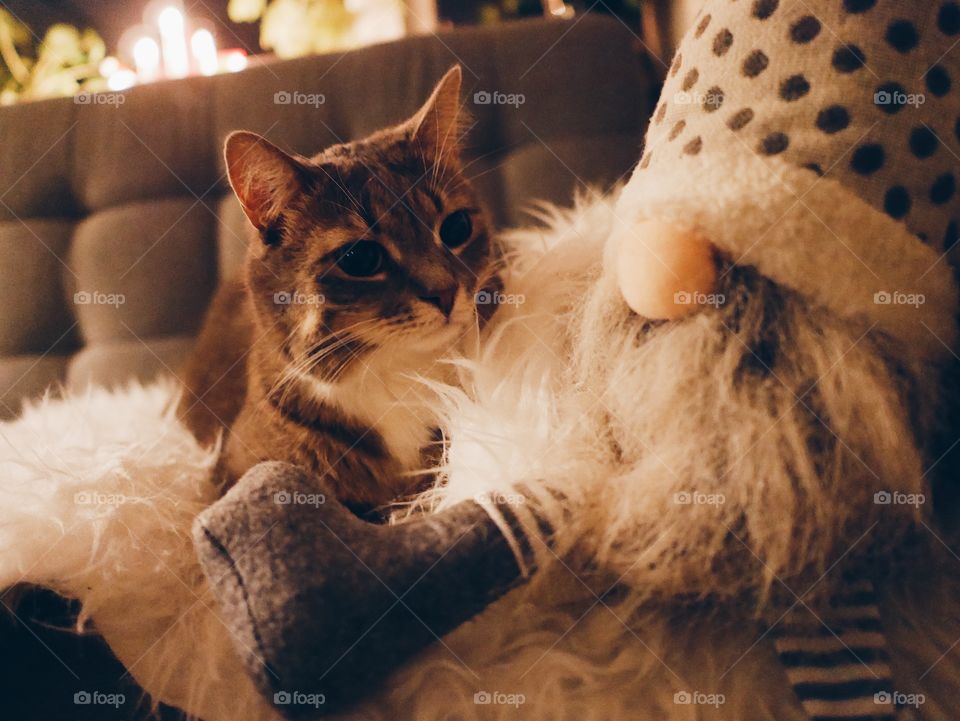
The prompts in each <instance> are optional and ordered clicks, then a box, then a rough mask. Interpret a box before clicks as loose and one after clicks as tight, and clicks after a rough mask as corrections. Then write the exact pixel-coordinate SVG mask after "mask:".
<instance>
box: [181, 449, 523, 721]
mask: <svg viewBox="0 0 960 721" xmlns="http://www.w3.org/2000/svg"><path fill="white" fill-rule="evenodd" d="M501 510H502V511H503V515H504V517H505V518H506V519H507V520H508V522H511V519H513V516H512V514H510V512H509V509H506V508H502V509H501ZM515 530H516V531H517V535H518V536H519V535H521V534H520V529H519V528H516V529H515ZM194 540H195V544H196V547H197V551H198V553H199V556H200V561H201V564H202V565H203V569H204V572H205V573H206V575H207V578H208V579H209V581H210V585H211V587H212V589H213V592H214V594H215V595H216V596H217V598H218V600H219V602H220V606H221V609H222V611H223V618H224V622H225V623H226V624H227V625H228V627H229V628H230V630H231V632H232V636H233V638H234V639H235V641H236V646H237V650H238V652H239V653H240V655H241V657H242V658H243V660H244V663H245V665H246V668H247V670H248V672H249V673H250V675H251V677H252V678H253V679H254V680H255V682H256V683H257V685H258V687H259V688H260V690H261V691H262V692H263V693H264V694H265V695H266V696H267V698H268V700H269V701H272V702H273V703H274V704H276V706H277V710H278V711H279V713H281V714H282V715H284V716H285V717H287V718H291V719H292V718H312V717H322V716H325V715H327V714H329V713H334V712H336V711H338V710H342V709H343V708H344V707H346V706H348V705H350V704H352V703H354V702H357V701H360V700H362V699H363V698H364V696H365V695H367V694H369V693H370V692H371V690H372V689H374V688H375V687H376V684H377V683H378V682H379V681H382V680H383V679H384V678H385V677H386V676H387V675H388V674H389V673H390V671H392V670H393V669H395V668H397V667H398V666H399V665H400V664H402V663H403V662H404V661H406V660H407V659H409V658H410V657H412V656H413V655H414V654H416V653H417V652H419V651H420V650H422V649H423V648H425V647H426V646H428V645H429V644H430V643H432V642H433V641H435V640H436V639H437V638H439V637H440V636H442V635H444V634H445V633H447V632H449V631H451V630H452V629H454V628H456V627H457V626H459V625H460V624H461V623H463V622H464V621H466V620H468V619H469V618H471V617H472V616H473V615H475V614H476V613H478V612H479V611H481V610H483V608H485V607H486V606H487V605H488V604H489V603H491V602H492V601H493V600H495V599H496V598H498V597H500V596H502V595H503V594H504V593H506V592H507V591H508V590H509V589H510V588H512V587H513V586H515V585H517V584H518V583H520V582H521V580H522V575H521V573H520V568H519V566H518V564H517V560H516V557H515V555H514V553H513V551H512V550H511V547H510V545H509V544H508V543H507V541H506V539H505V538H504V536H503V535H502V534H501V532H500V530H499V529H498V527H497V526H496V524H495V523H494V522H493V521H492V519H491V518H490V516H489V514H488V513H487V512H486V511H485V510H484V509H483V508H482V507H481V506H480V505H478V504H477V503H475V502H473V501H464V502H462V503H460V504H458V505H456V506H454V507H452V508H450V509H448V510H446V511H444V512H441V513H437V514H433V515H431V516H429V517H427V518H424V519H420V520H415V521H412V522H409V523H404V524H399V525H393V526H381V525H376V524H372V523H368V522H366V521H363V520H361V519H359V518H357V516H355V515H354V514H353V513H352V512H351V511H349V510H348V509H347V508H346V507H344V506H343V505H342V504H340V503H339V502H337V501H336V500H335V499H334V498H333V496H332V495H331V494H330V493H329V492H328V491H327V489H326V488H325V487H324V485H323V483H322V482H321V481H320V480H319V479H317V478H316V477H314V476H311V475H310V474H308V473H306V472H305V471H303V470H301V469H300V468H297V467H296V466H292V465H289V464H286V463H277V462H270V463H261V464H260V465H258V466H255V467H254V468H253V469H251V470H250V471H249V472H247V474H246V475H245V476H244V477H243V478H242V479H241V480H240V482H239V483H237V484H236V486H234V487H233V488H232V489H231V490H230V492H229V493H227V494H226V495H225V496H224V497H223V498H222V499H221V500H219V501H218V502H217V503H215V504H213V505H212V506H211V507H210V508H209V509H207V510H206V511H204V513H202V514H201V515H200V516H199V518H198V519H197V522H196V524H195V526H194Z"/></svg>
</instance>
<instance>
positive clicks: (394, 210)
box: [225, 66, 495, 377]
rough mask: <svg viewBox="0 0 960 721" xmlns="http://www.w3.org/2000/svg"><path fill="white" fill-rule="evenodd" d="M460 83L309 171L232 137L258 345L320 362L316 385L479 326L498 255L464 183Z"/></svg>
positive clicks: (319, 158)
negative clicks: (266, 337) (363, 363)
mask: <svg viewBox="0 0 960 721" xmlns="http://www.w3.org/2000/svg"><path fill="white" fill-rule="evenodd" d="M460 78H461V73H460V68H459V66H457V67H454V68H452V69H451V70H450V71H449V72H447V74H446V75H445V76H444V77H443V79H442V80H440V82H439V84H438V85H437V87H436V88H435V89H434V91H433V93H432V95H431V96H430V98H429V99H428V100H427V102H426V103H425V104H424V106H423V107H422V108H421V109H420V110H419V111H418V112H417V113H416V114H415V115H414V116H413V117H411V118H410V119H408V120H407V121H405V122H403V123H401V124H399V125H397V126H395V127H392V128H388V129H386V130H381V131H379V132H377V133H375V134H373V135H371V136H369V137H367V138H364V139H362V140H359V141H355V142H350V143H344V144H340V145H335V146H333V147H330V148H328V149H327V150H325V151H323V152H321V153H319V154H318V155H316V156H314V157H312V158H309V159H308V158H304V157H300V156H295V155H290V154H287V153H285V152H283V151H282V150H280V149H279V148H277V147H276V146H274V145H272V144H271V143H269V142H267V141H266V140H264V139H263V138H261V137H260V136H258V135H255V134H253V133H248V132H236V133H233V134H232V135H230V136H229V137H228V138H227V141H226V147H225V157H226V165H227V173H228V176H229V179H230V184H231V186H232V187H233V189H234V192H235V193H236V195H237V198H238V199H239V200H240V204H241V206H242V207H243V210H244V213H245V214H246V216H247V218H248V219H249V220H250V222H251V223H252V224H253V225H254V227H255V228H256V229H257V238H256V239H255V241H254V242H253V243H252V244H251V246H250V250H249V252H248V259H247V269H246V272H247V285H248V290H249V292H250V294H251V297H252V301H253V306H254V308H255V313H256V316H257V322H258V324H259V325H260V326H261V327H260V332H261V333H267V332H269V334H270V335H271V336H273V337H275V338H280V337H282V338H283V339H284V340H283V350H284V352H286V353H288V354H289V356H290V359H291V360H293V361H298V362H300V361H303V360H304V359H305V358H308V357H309V358H312V359H316V360H317V362H316V363H311V364H310V370H311V371H312V372H313V373H314V374H316V375H319V376H320V377H324V375H330V374H331V373H335V372H336V373H339V372H341V371H342V370H343V366H344V364H345V363H346V361H345V360H344V359H345V357H346V358H352V357H362V356H363V355H364V354H365V353H368V352H371V351H374V350H377V349H380V350H384V349H386V350H388V351H392V350H396V351H398V352H407V353H410V352H414V351H418V350H419V351H423V352H424V353H427V354H432V355H437V354H439V353H442V352H443V351H444V350H446V349H448V348H449V347H451V346H452V345H454V344H456V343H457V342H458V341H459V340H460V339H461V338H462V337H463V336H464V335H465V334H466V333H467V332H468V331H470V329H472V328H473V327H475V325H476V323H477V320H476V317H477V310H476V302H475V298H476V294H477V291H478V290H480V289H481V288H483V287H484V284H486V283H488V282H489V281H490V280H491V278H492V276H493V275H494V273H495V271H494V269H493V268H494V263H495V253H494V251H493V248H492V244H491V239H490V235H489V234H490V229H489V226H488V221H487V220H486V217H485V213H484V211H483V209H482V208H481V204H480V200H479V198H478V196H477V194H476V193H475V192H474V190H473V188H472V187H471V185H470V183H469V182H468V180H467V179H466V178H465V177H464V176H463V172H462V171H463V165H462V162H461V159H460V147H459V141H460V137H459V131H460V123H459V122H458V121H459V120H460V118H461V116H462V113H461V112H460ZM281 334H282V335H281ZM278 350H279V349H278ZM322 358H328V359H329V361H330V362H322V361H320V360H319V359H322ZM334 361H335V362H334Z"/></svg>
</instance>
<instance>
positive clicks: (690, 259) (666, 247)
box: [612, 220, 717, 320]
mask: <svg viewBox="0 0 960 721" xmlns="http://www.w3.org/2000/svg"><path fill="white" fill-rule="evenodd" d="M616 232H617V233H618V235H619V237H617V238H613V239H612V240H613V242H615V243H616V244H617V246H616V247H617V281H618V283H619V286H620V293H621V294H622V295H623V299H624V300H625V301H626V303H627V305H628V306H630V308H631V310H633V311H634V312H635V313H637V314H639V315H642V316H643V317H645V318H651V319H653V320H674V319H677V318H682V317H683V316H685V315H687V314H689V313H692V312H693V311H694V310H695V309H697V308H698V307H699V306H701V305H704V304H705V303H706V300H705V299H706V298H708V297H710V296H711V295H712V294H713V291H714V288H715V287H716V284H717V265H716V259H715V257H714V248H713V245H712V244H711V243H710V241H709V240H707V239H706V238H705V237H704V236H703V235H701V234H700V233H698V232H697V231H695V230H689V229H684V228H679V227H677V226H675V225H672V224H669V223H662V222H660V221H654V220H647V221H642V222H639V223H636V224H634V225H633V226H632V227H630V228H629V229H623V230H619V231H616Z"/></svg>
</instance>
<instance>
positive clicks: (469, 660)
mask: <svg viewBox="0 0 960 721" xmlns="http://www.w3.org/2000/svg"><path fill="white" fill-rule="evenodd" d="M549 217H550V219H551V220H550V222H551V226H550V227H549V228H546V229H541V230H536V231H529V232H527V233H526V234H525V235H524V236H523V237H522V238H520V239H518V240H517V242H518V243H520V245H525V246H526V247H527V248H528V249H535V248H536V246H537V245H539V246H540V251H546V250H549V253H546V254H545V255H542V257H540V258H539V262H538V263H537V264H536V266H535V267H534V266H528V268H527V270H528V271H529V272H527V273H526V274H522V275H519V276H518V279H517V280H516V282H515V283H514V284H513V285H511V286H509V287H508V288H507V289H506V292H507V293H508V294H514V295H515V296H520V295H525V296H526V297H525V298H524V300H525V302H524V303H523V304H522V305H521V306H517V315H516V316H515V317H514V318H513V319H511V318H510V317H508V318H507V319H506V320H505V321H504V323H503V325H502V327H501V329H499V330H498V332H499V333H500V334H501V335H502V336H504V337H509V338H510V342H509V343H500V344H499V346H498V347H499V349H500V351H501V352H500V354H499V355H498V356H497V357H496V358H493V359H491V358H487V359H486V365H485V366H484V368H483V370H482V371H478V370H477V369H476V368H473V372H472V376H471V378H472V380H471V383H470V388H471V390H472V392H473V393H472V398H468V397H467V396H465V395H463V394H460V393H458V392H455V391H452V390H451V391H449V392H448V394H447V398H448V400H449V401H450V406H449V408H448V413H449V414H450V420H451V424H450V427H451V433H452V438H453V445H452V447H451V451H450V457H449V459H448V460H449V465H448V469H447V472H448V475H449V478H448V484H447V486H446V487H445V488H444V489H443V490H442V491H438V492H437V493H436V494H435V497H432V498H428V499H425V500H426V501H437V503H438V505H446V504H448V503H452V502H454V501H456V500H458V499H459V498H464V497H475V496H476V495H477V494H478V493H479V492H482V491H485V490H487V491H496V490H510V489H511V488H513V486H512V485H511V483H510V482H509V481H510V480H511V479H524V480H526V481H528V482H529V481H530V480H531V479H536V478H541V477H551V476H555V477H560V476H562V477H572V476H571V474H576V473H581V472H584V469H586V468H588V467H589V468H592V470H591V471H590V477H591V478H596V477H597V475H598V474H600V473H603V472H605V471H606V470H607V469H605V468H603V467H602V466H600V467H597V466H596V461H597V456H595V455H594V454H593V452H592V449H591V444H582V443H579V441H578V439H577V438H576V436H575V435H571V434H572V433H574V431H575V430H576V428H578V427H580V428H584V429H586V430H587V431H588V432H591V433H592V432H593V429H595V428H596V427H598V426H597V423H598V422H607V421H606V420H603V419H601V420H600V421H598V420H597V418H595V417H590V416H589V411H590V407H589V405H588V406H581V405H579V404H580V403H581V402H586V401H587V400H588V399H587V398H586V397H582V396H581V397H577V396H575V395H573V394H558V393H557V387H558V386H557V384H559V383H561V382H562V381H563V380H564V377H565V376H564V368H566V366H567V364H568V363H569V356H570V348H569V347H567V345H566V344H567V343H568V339H569V334H568V333H567V329H568V327H569V324H570V322H571V317H570V311H571V307H570V306H571V303H573V302H574V300H575V299H576V298H578V297H579V298H583V297H584V290H585V288H586V287H587V286H588V285H589V284H590V283H592V282H593V281H595V280H596V278H597V277H598V276H599V275H600V274H601V272H602V266H601V254H602V241H603V239H604V238H606V237H607V236H608V235H609V229H610V225H611V223H612V222H614V220H613V217H612V211H611V206H610V204H609V203H608V202H606V201H601V202H597V203H595V204H592V205H590V206H587V207H581V208H579V209H578V210H577V211H576V212H574V213H570V214H564V213H554V212H552V211H551V213H550V214H549ZM531 252H533V251H531ZM538 252H539V251H538ZM530 257H532V256H527V258H528V259H529V258H530ZM521 260H522V259H521ZM521 315H522V316H523V317H525V318H527V319H530V318H534V317H536V318H539V319H540V322H538V323H529V322H527V323H521V322H519V321H518V320H516V319H517V318H519V317H521ZM176 393H177V391H176V388H175V386H174V384H172V383H169V382H165V383H159V384H157V385H153V386H150V387H146V388H144V387H139V386H130V387H128V388H127V389H125V390H121V391H116V392H108V391H104V390H91V391H89V392H88V393H85V394H82V395H75V396H71V397H68V398H66V399H64V400H55V399H46V400H44V401H43V402H41V403H38V404H36V405H33V406H31V407H29V408H27V409H26V410H25V412H24V413H23V415H22V417H21V418H19V419H17V420H15V421H12V422H8V423H4V424H2V425H0V587H6V586H9V585H12V584H16V583H20V582H29V583H34V584H40V585H45V586H49V587H51V588H53V589H55V590H57V591H58V592H60V593H62V594H64V595H67V596H70V597H74V598H78V599H80V600H81V601H82V602H83V607H84V613H83V618H82V619H81V623H86V622H88V621H89V622H92V624H93V625H94V626H95V628H96V630H97V631H98V632H99V633H101V634H102V635H103V636H104V637H105V638H106V640H107V641H108V643H109V644H110V645H111V647H112V648H113V650H114V652H115V653H116V654H117V656H118V657H119V658H120V660H121V661H122V662H123V663H124V664H125V665H126V666H127V668H128V669H129V670H130V671H131V673H132V675H133V676H134V677H135V678H136V679H137V680H138V682H139V683H140V684H141V685H142V686H143V687H144V688H145V689H146V690H147V691H148V692H149V693H150V694H151V695H152V697H153V698H154V699H155V700H159V701H163V702H165V703H169V704H171V705H174V706H178V707H181V708H183V709H186V710H187V711H189V712H190V713H191V714H194V715H196V716H198V717H200V718H203V719H204V720H205V721H236V720H237V719H244V721H260V720H261V719H263V720H266V719H274V718H277V714H276V713H275V710H274V709H273V708H272V707H271V706H270V704H269V703H267V702H266V701H264V700H262V699H261V698H260V697H259V695H258V694H257V693H256V692H255V691H254V689H253V688H252V686H251V684H250V683H249V682H248V681H247V679H246V677H245V675H244V673H243V671H242V670H241V668H240V665H239V663H238V661H237V659H236V658H235V656H234V652H233V647H232V640H231V639H230V638H229V637H228V635H227V631H226V628H225V626H224V625H223V624H222V623H221V622H220V620H219V618H218V611H217V606H216V603H215V601H214V599H212V598H210V597H209V595H208V592H207V589H206V585H205V581H204V578H203V575H202V573H201V571H200V567H199V565H198V563H197V561H196V559H195V557H194V553H193V549H192V546H191V541H190V526H191V523H192V521H193V518H194V517H195V516H196V514H197V513H198V512H199V511H200V510H201V509H202V508H204V507H205V506H206V505H207V504H209V503H210V502H211V501H212V500H213V499H214V491H213V489H212V487H211V485H210V482H209V478H210V471H211V467H212V464H213V462H214V460H215V456H216V449H203V448H200V447H198V446H197V444H196V443H195V442H194V440H193V438H192V437H191V436H190V434H189V433H188V432H187V431H186V430H185V429H184V428H183V427H182V426H181V425H180V424H179V423H178V422H177V421H176V419H175V417H174V415H173V414H172V408H173V406H174V404H175V399H176ZM573 412H576V413H578V414H579V415H576V416H572V415H568V414H570V413H573ZM585 412H588V413H587V417H586V418H584V417H583V414H584V413H585ZM558 419H559V420H558ZM557 428H565V429H567V434H566V435H564V436H560V437H557V436H556V435H554V432H555V431H556V429H557ZM593 440H594V439H591V442H592V441H593ZM491 479H493V480H494V481H495V480H496V479H501V481H502V482H500V483H492V481H491ZM570 488H572V487H570ZM669 490H670V492H671V493H673V489H672V488H671V489H669ZM648 492H649V491H648ZM570 502H571V503H572V504H574V505H571V508H573V509H578V506H577V505H575V504H577V503H581V504H583V505H582V506H581V507H579V508H582V509H586V510H585V511H584V512H587V511H590V509H591V508H594V507H596V505H597V504H600V505H603V504H616V503H620V502H621V499H620V497H618V496H612V495H601V497H598V498H591V499H585V498H578V497H576V496H574V497H572V498H571V499H570ZM630 502H631V503H640V502H642V501H638V500H637V498H636V497H633V496H631V497H630ZM591 504H593V505H591ZM600 517H604V516H603V514H601V516H600ZM607 517H608V516H607ZM573 527H574V528H582V527H583V526H582V525H578V524H574V526H573ZM628 528H629V525H628V524H624V526H623V527H622V528H621V530H626V529H628ZM566 543H567V546H568V547H572V546H573V545H574V544H573V542H572V541H571V540H569V539H568V540H567V541H566ZM628 545H629V544H628ZM566 559H567V556H566V555H564V561H561V560H560V559H559V558H555V559H554V560H553V561H550V560H549V559H548V560H547V561H546V562H545V563H543V564H542V565H543V570H542V571H541V573H540V574H539V575H537V576H536V577H535V578H534V580H533V582H532V583H531V584H530V585H529V586H528V587H526V588H521V589H518V590H516V591H514V592H512V593H511V594H510V595H508V596H507V597H506V598H504V599H502V600H501V601H500V602H498V603H497V604H495V605H494V606H492V607H491V608H489V609H488V610H487V611H486V612H485V613H484V614H482V615H481V616H479V617H477V618H476V619H474V620H473V621H471V622H469V623H467V624H465V625H464V626H463V627H461V628H460V629H458V630H456V631H455V632H453V633H451V634H449V635H448V636H447V637H446V638H444V639H443V642H442V643H438V644H436V645H435V646H434V647H433V648H431V649H430V650H429V651H427V652H426V653H424V654H423V655H422V656H421V657H420V658H418V659H417V660H416V661H415V662H414V663H412V664H410V665H409V666H408V667H406V668H404V669H401V670H400V671H399V672H398V673H396V674H395V675H394V676H393V677H392V678H391V680H390V682H389V684H388V685H387V687H386V688H385V689H382V690H379V691H377V692H374V691H373V690H371V694H370V698H369V699H367V700H366V701H365V702H364V704H363V705H362V706H361V707H360V708H359V709H358V710H357V711H356V712H355V713H353V714H350V718H356V719H369V720H371V721H374V720H379V719H384V720H386V719H391V720H394V719H409V720H411V721H412V720H414V719H416V721H440V720H441V719H464V720H467V719H477V720H488V719H489V720H493V719H497V720H502V721H508V720H509V721H520V720H523V721H548V720H552V719H557V720H560V719H576V720H577V721H653V720H654V719H656V720H658V721H664V720H666V719H671V720H673V719H676V720H677V721H681V720H683V721H686V720H692V719H717V720H718V721H719V720H720V719H726V720H727V721H730V720H733V719H736V720H738V721H748V720H749V721H768V720H769V721H774V720H776V721H790V720H791V719H801V718H802V713H801V711H800V709H799V706H798V705H797V704H796V702H795V701H794V699H793V698H792V696H791V692H790V688H789V685H788V684H787V681H786V678H785V676H784V674H783V671H782V670H781V669H780V667H779V666H778V664H777V661H776V657H775V654H774V653H773V649H772V646H771V644H770V642H769V639H768V638H766V637H765V636H764V634H763V631H762V629H761V628H760V627H759V626H758V625H756V624H755V623H754V622H753V621H752V620H751V619H750V616H749V613H738V612H735V611H731V610H728V611H720V610H716V609H714V610H712V611H711V612H709V613H708V612H705V611H704V610H703V608H705V607H700V606H696V605H684V606H679V605H677V606H674V605H672V604H663V603H660V604H651V603H644V604H638V603H637V599H636V598H635V597H632V596H631V595H630V594H626V595H624V594H623V593H621V592H620V590H619V589H618V588H616V587H615V582H616V581H618V580H620V577H621V576H623V575H624V571H623V568H627V566H621V565H618V564H620V563H621V562H622V560H623V559H619V561H618V564H613V565H612V566H611V568H613V569H614V570H613V572H612V574H603V573H592V574H590V575H584V574H583V573H581V572H580V570H579V569H577V571H576V572H575V571H574V570H573V569H574V568H575V567H571V566H569V564H567V563H566ZM320 562H322V560H321V559H318V563H320ZM958 563H960V562H958ZM700 571H701V573H703V574H705V575H707V576H709V573H708V571H707V570H706V569H700ZM956 571H957V569H956V568H953V569H950V568H947V569H946V571H944V570H943V569H934V568H930V569H917V570H916V572H915V574H914V575H913V576H912V577H911V578H910V579H909V581H908V583H906V585H905V587H901V588H895V589H894V588H888V589H886V593H885V597H884V601H883V606H884V612H885V619H884V620H885V623H886V625H887V628H888V636H889V642H890V646H891V651H892V656H893V666H894V670H895V678H896V682H897V686H898V691H899V692H901V693H904V694H915V696H914V697H915V698H919V696H916V695H917V694H920V695H922V697H923V704H922V705H921V706H920V708H919V713H920V715H921V717H922V718H924V719H929V720H933V719H947V718H951V719H952V718H954V717H955V714H956V711H957V709H960V673H958V670H960V650H957V649H956V648H954V645H956V642H957V640H958V639H960V604H958V602H957V599H958V598H960V596H958V592H957V588H956V584H955V583H954V582H953V581H952V578H955V577H956ZM581 579H585V580H581ZM914 589H916V590H918V591H919V592H918V593H913V592H912V591H913V590H914ZM0 652H2V651H0Z"/></svg>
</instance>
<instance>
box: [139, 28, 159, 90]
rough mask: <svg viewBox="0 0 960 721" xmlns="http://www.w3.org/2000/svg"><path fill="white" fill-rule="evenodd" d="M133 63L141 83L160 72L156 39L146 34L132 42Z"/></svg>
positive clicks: (154, 78) (154, 77) (151, 79)
mask: <svg viewBox="0 0 960 721" xmlns="http://www.w3.org/2000/svg"><path fill="white" fill-rule="evenodd" d="M133 64H134V66H135V67H136V68H137V78H138V80H139V81H140V82H141V83H149V82H151V81H153V80H156V79H157V77H158V76H159V74H160V46H159V45H157V41H156V40H154V39H153V38H151V37H149V36H147V35H145V36H143V37H142V38H138V39H137V41H136V42H135V43H134V44H133Z"/></svg>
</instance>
